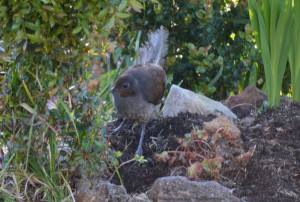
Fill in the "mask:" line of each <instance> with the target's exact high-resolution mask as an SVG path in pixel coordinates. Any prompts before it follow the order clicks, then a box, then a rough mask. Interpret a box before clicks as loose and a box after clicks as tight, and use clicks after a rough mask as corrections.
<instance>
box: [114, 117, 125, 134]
mask: <svg viewBox="0 0 300 202" xmlns="http://www.w3.org/2000/svg"><path fill="white" fill-rule="evenodd" d="M124 121H125V119H123V121H122V123H121V124H120V125H119V126H118V127H117V128H115V129H113V131H112V133H116V135H117V136H118V135H119V132H120V131H121V128H122V126H123V123H124Z"/></svg>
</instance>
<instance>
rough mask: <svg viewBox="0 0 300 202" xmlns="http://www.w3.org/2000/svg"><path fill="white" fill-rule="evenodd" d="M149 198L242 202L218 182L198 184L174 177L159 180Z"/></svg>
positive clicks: (174, 201) (166, 201)
mask: <svg viewBox="0 0 300 202" xmlns="http://www.w3.org/2000/svg"><path fill="white" fill-rule="evenodd" d="M147 195H148V197H149V198H150V199H151V200H153V201H154V202H240V201H241V200H240V199H239V198H237V197H235V196H234V195H233V194H232V190H230V189H228V188H226V187H224V186H222V185H220V184H219V183H218V182H216V181H204V182H196V181H190V180H188V179H187V178H186V177H180V176H176V177H175V176H173V177H163V178H159V179H157V180H156V181H155V182H154V184H153V185H152V187H151V188H150V190H149V191H148V192H147Z"/></svg>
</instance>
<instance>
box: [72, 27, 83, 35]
mask: <svg viewBox="0 0 300 202" xmlns="http://www.w3.org/2000/svg"><path fill="white" fill-rule="evenodd" d="M81 30H82V27H81V26H78V27H76V28H75V29H73V31H72V34H77V33H78V32H80V31H81Z"/></svg>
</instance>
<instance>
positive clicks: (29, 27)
mask: <svg viewBox="0 0 300 202" xmlns="http://www.w3.org/2000/svg"><path fill="white" fill-rule="evenodd" d="M25 27H26V28H28V29H30V30H32V31H35V30H36V26H35V24H33V23H32V22H25Z"/></svg>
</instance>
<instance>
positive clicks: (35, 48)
mask: <svg viewBox="0 0 300 202" xmlns="http://www.w3.org/2000/svg"><path fill="white" fill-rule="evenodd" d="M142 9H143V5H142V4H141V3H140V2H138V1H136V0H113V1H109V0H103V1H82V0H74V1H73V0H72V1H61V0H52V1H48V0H42V1H41V0H34V1H27V0H21V1H10V0H4V1H1V4H0V18H1V20H0V27H1V29H0V40H1V43H0V46H1V52H0V66H1V96H2V95H4V99H3V102H2V99H1V107H3V108H1V116H0V121H1V124H2V126H3V127H1V130H0V132H1V138H2V139H1V141H0V142H1V144H0V146H1V147H2V146H3V145H7V146H8V156H7V157H8V159H10V161H9V165H8V164H6V165H5V166H6V168H7V169H6V170H3V171H1V175H0V176H1V180H3V179H4V178H5V179H7V178H10V177H11V175H14V174H15V173H17V172H24V173H25V174H23V175H20V178H18V180H16V181H15V183H21V184H22V185H24V183H23V182H24V181H26V180H28V181H29V180H30V177H29V176H30V175H31V174H32V177H34V178H36V179H37V181H38V182H40V183H37V184H38V185H36V186H33V187H35V189H36V192H37V194H39V193H46V195H47V196H46V200H47V201H61V200H63V199H65V197H69V194H70V193H71V192H72V191H70V190H69V189H70V187H69V185H68V183H69V179H68V177H69V176H70V175H71V174H72V173H73V172H75V170H76V169H77V168H79V170H80V171H81V172H83V173H87V174H91V173H94V172H97V173H99V172H100V173H104V172H107V169H108V168H114V167H115V165H116V164H117V159H116V157H115V155H114V151H112V150H111V149H110V148H109V142H107V140H106V138H105V137H106V131H105V129H104V124H105V123H106V122H107V121H108V120H110V119H111V117H110V114H111V107H112V104H111V102H110V99H108V97H109V89H110V85H111V83H112V81H113V79H114V78H115V76H116V75H117V74H111V75H108V76H106V77H102V79H101V81H100V83H101V89H99V88H98V89H96V90H95V91H89V83H87V80H89V79H91V78H92V77H93V75H92V74H91V67H92V65H93V64H94V61H95V60H98V61H99V62H100V64H102V65H103V66H104V67H105V65H106V64H107V61H106V57H107V55H108V54H109V53H111V52H112V50H113V49H114V44H113V43H112V42H111V41H109V40H108V37H109V36H110V34H115V36H116V37H118V36H120V35H121V34H122V33H123V30H124V28H125V24H124V20H125V19H126V18H129V17H130V16H131V15H132V14H133V13H134V12H141V10H142ZM116 53H117V52H116ZM120 57H121V54H120V52H119V55H117V54H115V56H114V61H117V60H119V58H120ZM111 65H115V63H112V64H111ZM118 72H119V70H118V71H117V73H118ZM3 75H4V76H3ZM93 79H96V80H97V78H93ZM3 80H4V82H3ZM3 83H4V84H3ZM1 98H2V97H1ZM49 151H50V152H49ZM6 163H8V162H6ZM9 168H13V169H15V171H14V170H10V169H9ZM5 173H11V175H5ZM18 187H19V189H18V190H15V189H7V190H8V191H11V193H12V195H9V194H8V195H7V196H8V197H9V198H11V199H18V198H15V196H16V195H14V193H13V192H15V191H18V193H23V192H26V190H24V186H21V185H20V186H18ZM25 194H26V193H25ZM30 197H31V196H29V198H28V201H30V200H31V199H30Z"/></svg>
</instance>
